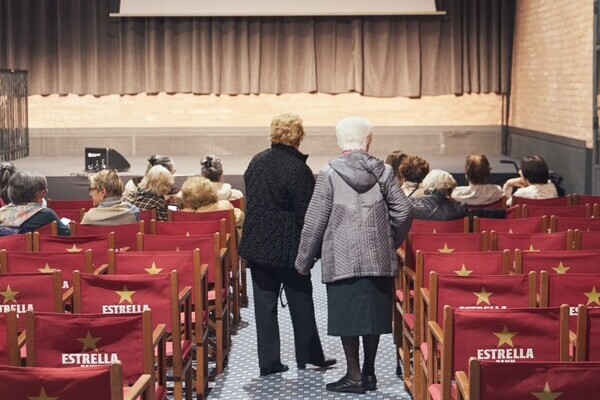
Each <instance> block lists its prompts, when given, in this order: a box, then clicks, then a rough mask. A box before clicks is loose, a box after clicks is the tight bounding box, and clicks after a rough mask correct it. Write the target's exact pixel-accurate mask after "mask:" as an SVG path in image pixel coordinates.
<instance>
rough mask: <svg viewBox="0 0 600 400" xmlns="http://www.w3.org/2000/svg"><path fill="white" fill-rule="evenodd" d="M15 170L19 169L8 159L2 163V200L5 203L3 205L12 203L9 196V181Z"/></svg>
mask: <svg viewBox="0 0 600 400" xmlns="http://www.w3.org/2000/svg"><path fill="white" fill-rule="evenodd" d="M15 172H17V169H16V168H15V166H14V165H13V163H11V162H8V161H7V162H2V163H0V201H1V202H2V203H3V204H2V205H6V204H8V203H10V199H9V198H8V181H9V180H10V177H11V176H13V175H14V173H15Z"/></svg>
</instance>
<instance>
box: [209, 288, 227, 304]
mask: <svg viewBox="0 0 600 400" xmlns="http://www.w3.org/2000/svg"><path fill="white" fill-rule="evenodd" d="M215 296H216V293H215V291H214V290H209V291H208V301H213V302H214V301H215ZM221 298H222V299H223V303H225V302H226V301H227V288H223V289H221Z"/></svg>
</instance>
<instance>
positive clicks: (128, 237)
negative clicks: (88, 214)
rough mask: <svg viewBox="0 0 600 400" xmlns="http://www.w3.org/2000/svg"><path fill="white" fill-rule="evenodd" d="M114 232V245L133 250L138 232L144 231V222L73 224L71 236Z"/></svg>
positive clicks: (124, 249)
mask: <svg viewBox="0 0 600 400" xmlns="http://www.w3.org/2000/svg"><path fill="white" fill-rule="evenodd" d="M110 232H114V233H115V247H116V248H117V249H119V251H127V250H135V247H136V241H137V234H138V232H141V233H144V223H143V222H136V223H134V224H121V225H75V228H74V229H73V228H71V236H100V235H106V234H108V233H110ZM73 233H75V234H73Z"/></svg>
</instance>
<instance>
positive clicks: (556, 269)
mask: <svg viewBox="0 0 600 400" xmlns="http://www.w3.org/2000/svg"><path fill="white" fill-rule="evenodd" d="M552 269H553V270H554V272H556V273H557V274H566V273H567V271H568V270H570V269H571V267H567V266H565V265H564V264H563V263H562V261H561V262H559V263H558V267H554V268H552Z"/></svg>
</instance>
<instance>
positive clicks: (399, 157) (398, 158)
mask: <svg viewBox="0 0 600 400" xmlns="http://www.w3.org/2000/svg"><path fill="white" fill-rule="evenodd" d="M407 156H408V154H406V153H405V152H403V151H402V150H394V151H392V152H391V153H390V154H388V156H387V157H386V158H385V163H386V164H387V165H391V167H392V170H393V171H394V175H395V176H396V179H398V182H399V183H400V184H402V175H400V164H402V161H403V160H404V159H405V158H406V157H407Z"/></svg>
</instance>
